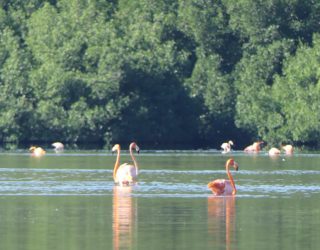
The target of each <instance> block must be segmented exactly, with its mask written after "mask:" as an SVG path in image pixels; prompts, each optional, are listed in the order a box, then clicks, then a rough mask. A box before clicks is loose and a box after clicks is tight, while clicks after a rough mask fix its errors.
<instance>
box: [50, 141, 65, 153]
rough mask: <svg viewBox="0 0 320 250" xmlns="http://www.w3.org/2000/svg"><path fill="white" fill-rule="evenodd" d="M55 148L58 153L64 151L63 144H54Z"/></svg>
mask: <svg viewBox="0 0 320 250" xmlns="http://www.w3.org/2000/svg"><path fill="white" fill-rule="evenodd" d="M51 145H52V146H53V147H54V150H55V151H56V152H59V151H62V150H63V149H64V145H63V144H62V143H61V142H54V143H52V144H51Z"/></svg>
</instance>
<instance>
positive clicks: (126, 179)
mask: <svg viewBox="0 0 320 250" xmlns="http://www.w3.org/2000/svg"><path fill="white" fill-rule="evenodd" d="M133 149H135V150H136V151H137V152H138V153H139V150H140V149H139V147H138V145H137V144H136V143H135V142H132V143H131V144H130V146H129V151H130V156H131V159H132V161H133V165H131V164H128V163H123V164H121V165H120V150H121V147H120V145H119V144H116V145H114V146H113V148H112V151H117V158H116V162H115V164H114V169H113V180H114V182H115V183H119V184H120V185H129V184H130V183H133V182H135V181H136V179H137V176H138V164H137V161H136V159H135V157H134V155H133V152H132V151H133Z"/></svg>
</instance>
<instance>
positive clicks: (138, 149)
mask: <svg viewBox="0 0 320 250" xmlns="http://www.w3.org/2000/svg"><path fill="white" fill-rule="evenodd" d="M136 151H137V153H138V154H139V153H140V148H139V147H138V146H137V147H136Z"/></svg>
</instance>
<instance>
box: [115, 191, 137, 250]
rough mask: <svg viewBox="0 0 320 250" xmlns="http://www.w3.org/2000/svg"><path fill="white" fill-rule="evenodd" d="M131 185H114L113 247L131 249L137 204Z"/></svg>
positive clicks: (116, 249)
mask: <svg viewBox="0 0 320 250" xmlns="http://www.w3.org/2000/svg"><path fill="white" fill-rule="evenodd" d="M131 192H132V187H131V186H114V187H113V204H112V205H113V226H112V229H113V249H114V250H119V249H130V248H131V246H132V239H133V231H134V226H135V224H136V223H135V221H136V204H135V203H134V202H133V200H132V197H131Z"/></svg>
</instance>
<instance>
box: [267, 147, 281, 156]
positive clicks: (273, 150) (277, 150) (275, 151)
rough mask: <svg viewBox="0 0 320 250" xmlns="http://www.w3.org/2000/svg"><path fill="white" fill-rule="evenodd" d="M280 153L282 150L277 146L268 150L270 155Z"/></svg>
mask: <svg viewBox="0 0 320 250" xmlns="http://www.w3.org/2000/svg"><path fill="white" fill-rule="evenodd" d="M280 153H281V152H280V150H279V149H277V148H271V149H270V150H269V152H268V154H269V155H270V156H276V155H279V154H280Z"/></svg>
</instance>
